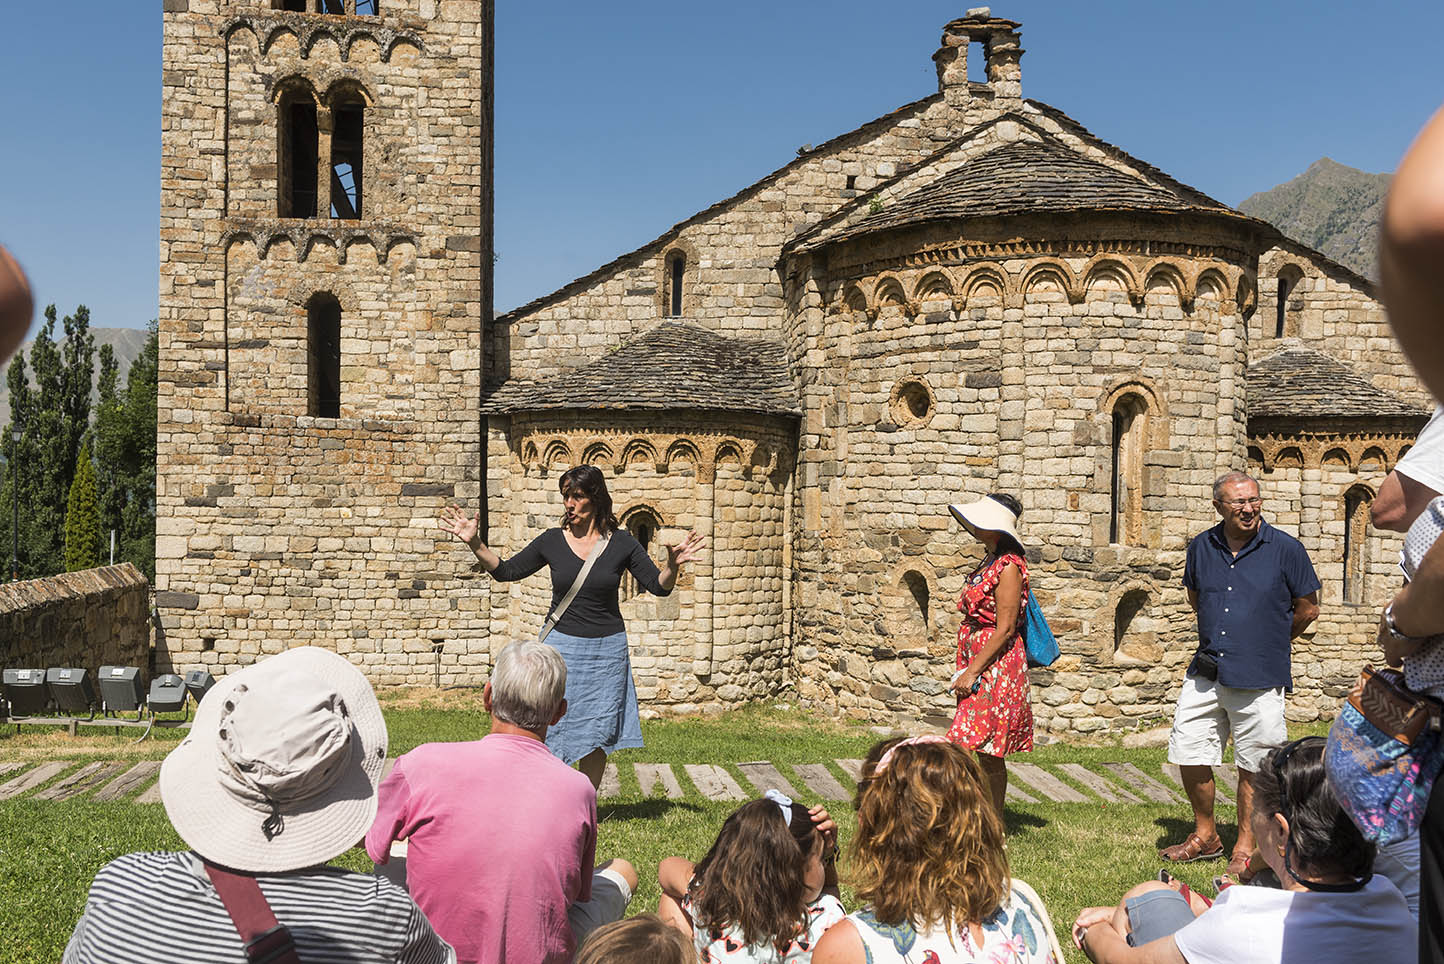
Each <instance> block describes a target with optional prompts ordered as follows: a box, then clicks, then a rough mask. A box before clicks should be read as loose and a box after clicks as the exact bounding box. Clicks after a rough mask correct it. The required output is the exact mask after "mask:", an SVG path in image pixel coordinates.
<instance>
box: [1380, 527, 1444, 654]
mask: <svg viewBox="0 0 1444 964" xmlns="http://www.w3.org/2000/svg"><path fill="white" fill-rule="evenodd" d="M1441 599H1444V539H1436V540H1435V541H1434V544H1433V545H1432V546H1430V547H1429V551H1428V552H1426V553H1424V558H1423V559H1420V560H1419V568H1418V569H1417V570H1416V571H1415V572H1414V578H1413V579H1412V580H1411V581H1410V582H1409V584H1408V585H1406V586H1405V587H1404V588H1403V589H1401V590H1399V592H1398V594H1397V595H1395V596H1394V599H1393V602H1392V605H1393V607H1394V609H1393V614H1394V626H1395V627H1396V628H1397V629H1398V630H1399V632H1401V633H1403V634H1404V635H1405V636H1410V637H1415V638H1414V639H1413V640H1411V641H1409V642H1403V643H1401V642H1396V641H1395V640H1394V637H1393V636H1392V635H1390V634H1389V633H1388V632H1387V631H1385V629H1384V620H1383V617H1382V615H1381V616H1380V619H1379V644H1380V645H1381V646H1382V647H1383V649H1384V656H1385V659H1386V660H1387V662H1388V663H1389V665H1390V666H1398V665H1399V664H1400V662H1401V661H1402V660H1403V658H1404V657H1405V656H1410V655H1412V654H1413V653H1415V652H1417V651H1418V650H1419V649H1420V648H1421V647H1423V645H1424V643H1425V642H1427V641H1428V637H1430V636H1438V635H1441V634H1444V606H1441V605H1440V604H1439V601H1440V600H1441Z"/></svg>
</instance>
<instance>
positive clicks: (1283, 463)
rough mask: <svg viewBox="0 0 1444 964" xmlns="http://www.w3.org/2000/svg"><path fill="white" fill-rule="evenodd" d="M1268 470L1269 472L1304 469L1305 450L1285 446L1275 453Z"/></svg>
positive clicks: (1294, 446) (1293, 446) (1295, 446)
mask: <svg viewBox="0 0 1444 964" xmlns="http://www.w3.org/2000/svg"><path fill="white" fill-rule="evenodd" d="M1270 463H1271V464H1269V465H1268V466H1267V468H1268V469H1269V471H1274V470H1275V469H1301V468H1303V467H1304V453H1303V449H1301V448H1299V447H1298V446H1297V445H1285V446H1284V447H1283V448H1281V449H1279V450H1278V451H1277V452H1275V453H1274V457H1273V458H1272V459H1271V460H1270Z"/></svg>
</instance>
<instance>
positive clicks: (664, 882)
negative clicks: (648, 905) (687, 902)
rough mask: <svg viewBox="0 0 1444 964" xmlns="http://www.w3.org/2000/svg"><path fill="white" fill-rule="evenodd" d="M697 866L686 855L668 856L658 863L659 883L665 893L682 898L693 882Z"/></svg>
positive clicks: (678, 898)
mask: <svg viewBox="0 0 1444 964" xmlns="http://www.w3.org/2000/svg"><path fill="white" fill-rule="evenodd" d="M695 866H696V865H694V864H693V863H692V861H690V860H688V859H687V858H686V857H667V858H665V859H663V861H662V862H661V863H660V864H658V865H657V884H658V885H659V886H660V887H661V888H662V892H663V893H664V894H669V895H671V896H672V897H674V898H676V899H677V900H681V899H682V898H683V897H684V896H686V894H687V888H688V887H689V886H691V884H692V871H693V870H694V869H695Z"/></svg>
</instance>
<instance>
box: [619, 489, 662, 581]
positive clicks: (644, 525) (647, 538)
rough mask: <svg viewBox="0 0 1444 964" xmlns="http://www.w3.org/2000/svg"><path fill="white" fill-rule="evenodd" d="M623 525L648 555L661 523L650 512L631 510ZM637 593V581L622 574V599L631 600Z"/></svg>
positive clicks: (630, 575)
mask: <svg viewBox="0 0 1444 964" xmlns="http://www.w3.org/2000/svg"><path fill="white" fill-rule="evenodd" d="M624 524H625V525H626V527H627V531H628V532H630V533H631V534H632V538H633V539H636V540H637V541H638V542H640V543H641V544H642V550H643V551H645V552H649V553H650V551H651V548H652V543H653V542H654V541H655V540H656V538H657V533H658V531H660V530H661V528H662V524H661V522H659V521H658V519H657V517H656V516H655V515H653V514H652V512H651V510H649V509H633V510H632V511H631V512H629V513H627V516H626V520H625V523H624ZM639 591H640V590H639V589H638V587H637V580H635V579H633V578H632V574H631V573H629V572H627V573H623V574H622V586H621V593H622V599H624V600H625V599H631V598H632V597H634V596H636V595H637V593H638V592H639Z"/></svg>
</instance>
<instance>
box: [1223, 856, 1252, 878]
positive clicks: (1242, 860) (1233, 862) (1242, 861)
mask: <svg viewBox="0 0 1444 964" xmlns="http://www.w3.org/2000/svg"><path fill="white" fill-rule="evenodd" d="M1252 856H1253V854H1252V853H1251V852H1250V851H1247V850H1235V851H1234V852H1233V853H1232V854H1230V855H1229V858H1228V871H1227V873H1228V876H1230V877H1232V878H1233V879H1234V880H1236V881H1238V882H1239V883H1240V884H1246V883H1248V882H1249V881H1250V880H1252V879H1253V874H1252V873H1251V872H1250V871H1249V869H1248V862H1249V860H1250V858H1251V857H1252Z"/></svg>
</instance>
